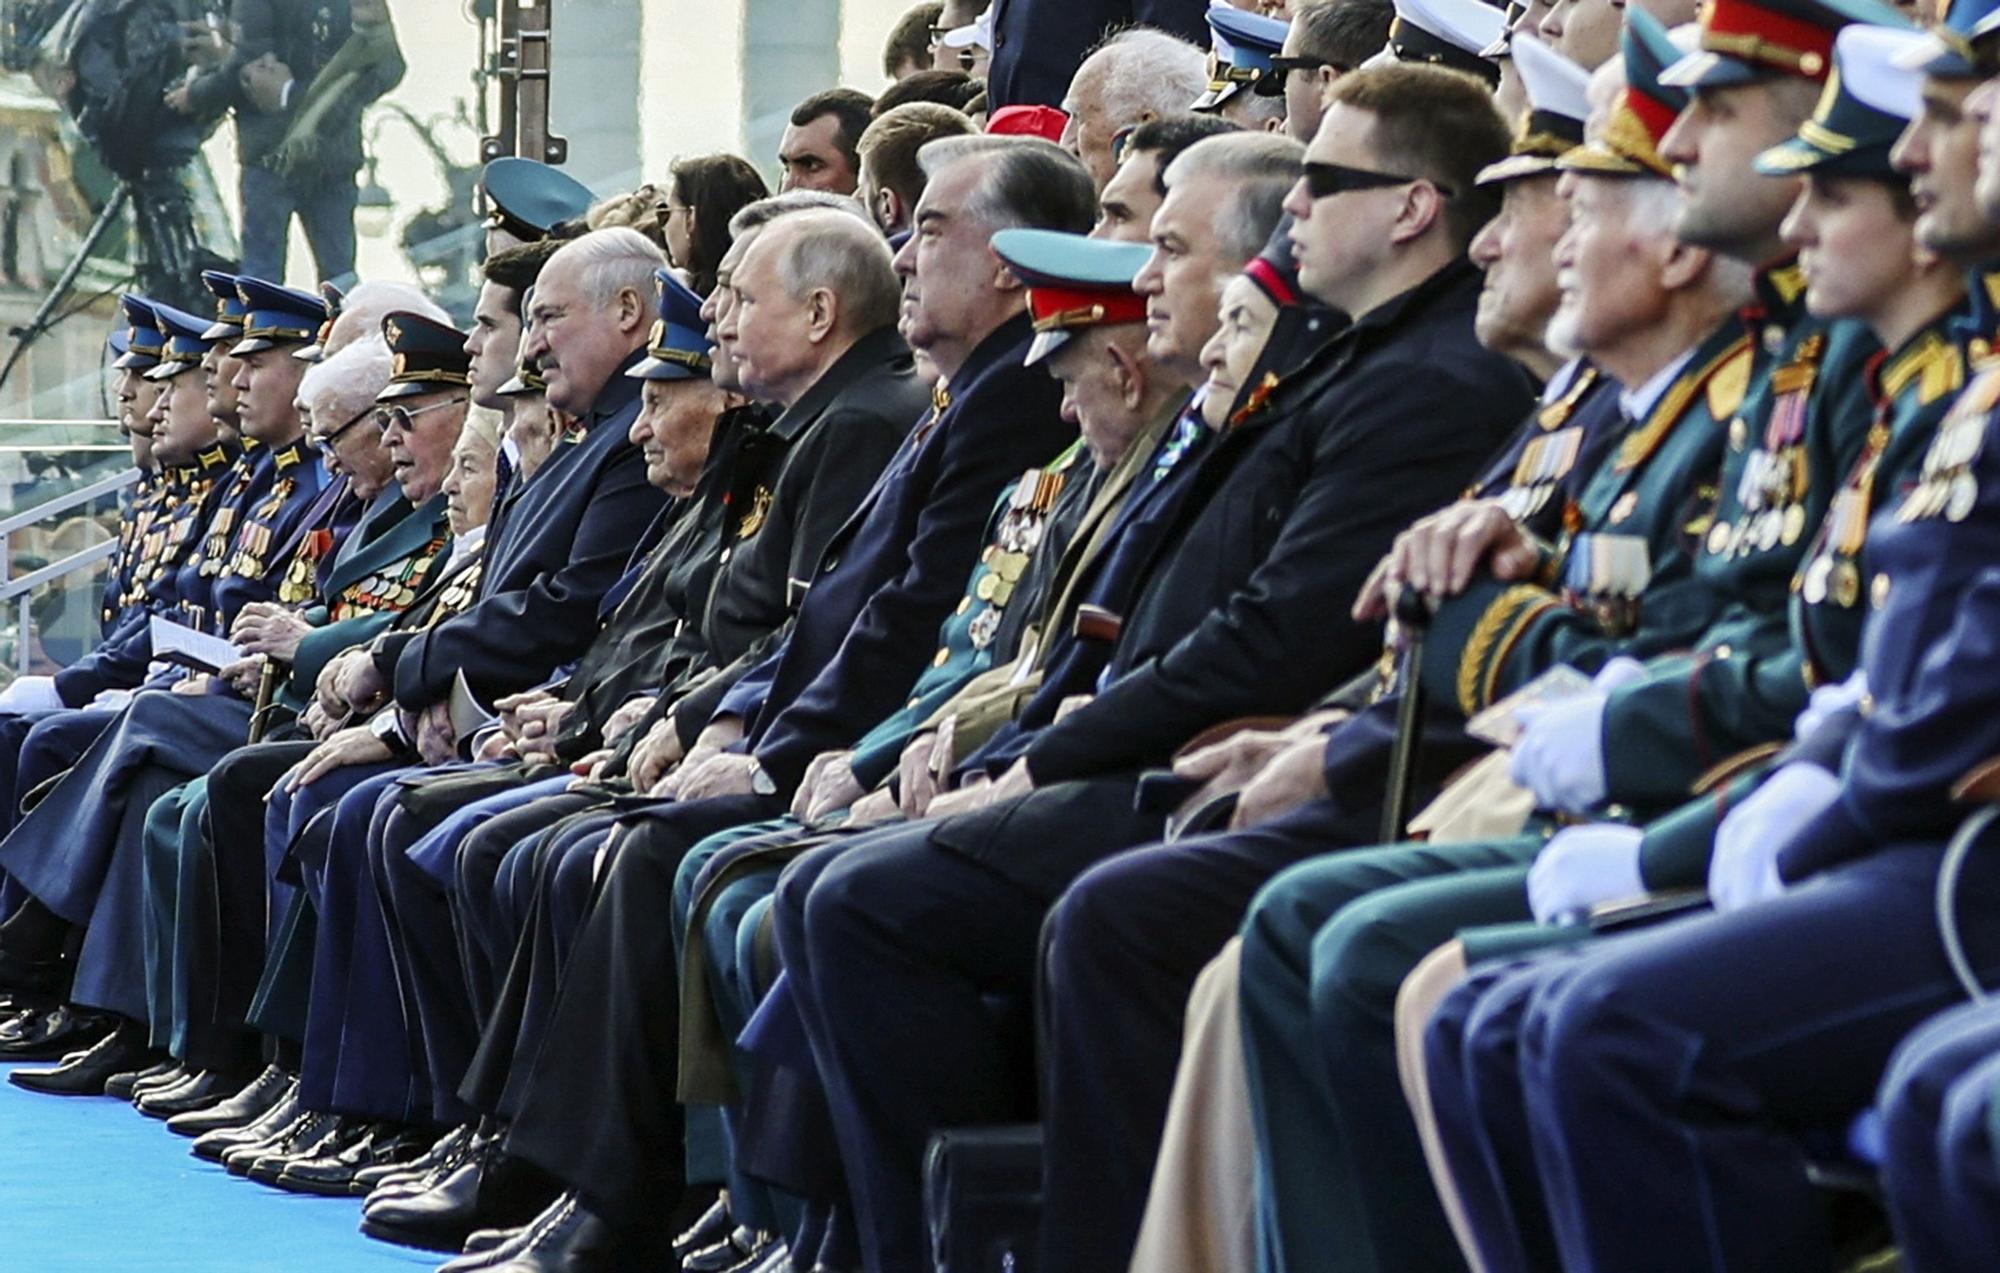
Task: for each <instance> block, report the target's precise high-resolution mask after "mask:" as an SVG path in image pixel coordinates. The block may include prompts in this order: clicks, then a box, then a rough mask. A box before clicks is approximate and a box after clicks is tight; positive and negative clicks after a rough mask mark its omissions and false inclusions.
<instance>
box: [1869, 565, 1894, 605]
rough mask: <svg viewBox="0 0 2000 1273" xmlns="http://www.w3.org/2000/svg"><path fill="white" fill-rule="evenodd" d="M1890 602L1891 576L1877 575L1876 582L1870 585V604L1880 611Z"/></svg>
mask: <svg viewBox="0 0 2000 1273" xmlns="http://www.w3.org/2000/svg"><path fill="white" fill-rule="evenodd" d="M1888 602H1889V576H1888V575H1886V574H1879V575H1876V576H1875V579H1874V582H1872V583H1870V584H1869V585H1868V604H1869V605H1872V606H1874V607H1875V608H1876V609H1877V610H1880V609H1881V608H1882V607H1883V606H1885V605H1887V604H1888Z"/></svg>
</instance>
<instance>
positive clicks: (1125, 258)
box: [993, 229, 1153, 366]
mask: <svg viewBox="0 0 2000 1273" xmlns="http://www.w3.org/2000/svg"><path fill="white" fill-rule="evenodd" d="M993 250H994V252H996V253H997V254H998V255H999V257H1000V259H1001V260H1003V261H1005V262H1006V263H1007V268H1008V269H1010V270H1012V271H1014V274H1015V275H1016V277H1018V278H1019V279H1020V280H1021V281H1022V282H1023V283H1025V284H1027V285H1028V316H1029V318H1031V319H1032V320H1033V321H1034V326H1035V333H1036V334H1035V339H1034V341H1033V343H1031V344H1030V345H1029V346H1028V356H1027V357H1026V358H1024V359H1022V361H1023V362H1024V363H1026V364H1027V365H1029V366H1033V365H1034V364H1036V363H1038V362H1040V361H1041V360H1042V359H1044V358H1047V357H1048V356H1049V355H1050V354H1052V353H1054V352H1055V351H1056V350H1058V349H1060V348H1062V346H1063V344H1064V343H1065V342H1067V341H1068V340H1069V338H1070V337H1071V336H1072V335H1074V334H1075V333H1076V332H1078V331H1080V330H1082V329H1083V328H1086V327H1109V326H1113V325H1115V324H1118V323H1138V322H1143V321H1145V318H1146V301H1145V298H1144V297H1142V296H1140V295H1139V294H1138V293H1137V292H1135V291H1133V290H1132V280H1133V279H1135V278H1137V277H1138V276H1139V270H1140V269H1141V268H1142V267H1143V266H1144V265H1145V264H1146V258H1147V257H1149V256H1151V255H1152V254H1153V252H1152V249H1151V248H1149V247H1147V246H1146V245H1145V244H1143V243H1113V242H1110V241H1108V240H1105V239H1092V238H1086V237H1085V236H1083V235H1081V234H1067V233H1064V232H1063V231H1060V230H1018V229H1017V230H1002V231H1000V232H999V233H998V234H995V235H994V236H993Z"/></svg>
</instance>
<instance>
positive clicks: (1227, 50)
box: [1188, 5, 1291, 130]
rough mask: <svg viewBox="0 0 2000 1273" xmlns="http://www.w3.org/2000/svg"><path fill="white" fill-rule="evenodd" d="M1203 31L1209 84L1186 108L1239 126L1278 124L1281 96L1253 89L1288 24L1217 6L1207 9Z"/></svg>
mask: <svg viewBox="0 0 2000 1273" xmlns="http://www.w3.org/2000/svg"><path fill="white" fill-rule="evenodd" d="M1208 30H1209V41H1210V46H1211V47H1210V52H1209V55H1208V89H1207V91H1206V92H1204V93H1203V94H1202V95H1201V96H1200V97H1197V98H1195V99H1194V103H1193V104H1192V105H1191V106H1189V107H1188V109H1189V110H1191V111H1194V112H1196V113H1197V114H1213V115H1217V116H1219V117H1221V118H1223V119H1226V120H1228V121H1229V122H1230V123H1232V124H1238V125H1241V126H1242V127H1244V128H1253V129H1266V130H1276V129H1278V128H1282V127H1283V126H1284V122H1285V104H1284V102H1283V100H1281V99H1279V100H1274V99H1273V98H1272V97H1271V95H1269V94H1266V93H1258V92H1256V91H1255V90H1256V88H1257V86H1258V85H1259V84H1260V83H1261V82H1262V81H1263V79H1264V77H1265V76H1267V75H1269V74H1270V73H1271V59H1272V58H1274V57H1276V56H1277V55H1278V50H1279V49H1282V48H1284V47H1285V36H1286V34H1287V33H1289V32H1290V30H1291V23H1289V22H1286V21H1284V20H1282V19H1280V18H1267V17H1265V16H1264V15H1263V14H1261V13H1251V12H1249V11H1247V10H1244V9H1234V8H1230V7H1229V6H1227V5H1218V6H1216V7H1214V8H1212V9H1210V10H1209V11H1208Z"/></svg>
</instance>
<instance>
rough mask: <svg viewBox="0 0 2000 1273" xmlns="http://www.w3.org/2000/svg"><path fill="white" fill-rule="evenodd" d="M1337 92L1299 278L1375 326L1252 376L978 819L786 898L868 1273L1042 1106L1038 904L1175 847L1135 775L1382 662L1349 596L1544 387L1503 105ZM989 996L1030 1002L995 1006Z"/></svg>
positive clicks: (824, 856) (875, 841) (1406, 71)
mask: <svg viewBox="0 0 2000 1273" xmlns="http://www.w3.org/2000/svg"><path fill="white" fill-rule="evenodd" d="M1343 84H1344V86H1345V87H1344V88H1343V89H1342V91H1341V97H1340V99H1339V100H1341V101H1343V102H1345V103H1347V108H1346V109H1347V113H1348V115H1349V116H1350V117H1351V119H1352V121H1353V122H1352V123H1351V124H1350V126H1349V128H1348V130H1347V131H1345V132H1341V133H1337V134H1335V136H1334V138H1333V140H1336V141H1338V143H1339V144H1338V145H1337V146H1332V145H1326V144H1325V143H1328V142H1329V133H1328V131H1327V130H1326V129H1324V128H1323V130H1322V133H1321V136H1320V141H1319V143H1316V147H1317V150H1316V153H1315V154H1314V155H1313V159H1314V160H1315V162H1314V163H1312V164H1311V165H1309V166H1308V168H1307V170H1306V171H1307V176H1306V178H1305V182H1304V183H1302V185H1303V187H1304V188H1309V189H1311V190H1313V191H1314V192H1316V193H1323V194H1324V195H1326V196H1327V197H1328V198H1333V197H1335V196H1338V201H1339V204H1340V206H1339V208H1338V210H1337V212H1336V211H1334V210H1333V209H1331V208H1329V207H1327V205H1326V204H1324V203H1322V204H1319V205H1317V206H1315V207H1313V208H1311V209H1308V211H1310V212H1321V211H1322V210H1324V211H1323V213H1322V215H1319V216H1313V217H1309V218H1308V217H1301V219H1300V222H1299V224H1298V225H1296V226H1295V227H1294V229H1293V232H1292V237H1293V241H1294V243H1295V245H1296V248H1295V254H1296V255H1297V257H1298V260H1299V266H1300V282H1301V285H1302V286H1303V287H1304V289H1305V290H1306V291H1307V292H1308V293H1309V294H1311V295H1312V296H1313V297H1314V298H1315V299H1317V300H1318V301H1320V302H1321V303H1324V304H1327V305H1330V306H1333V307H1336V308H1338V309H1340V310H1342V311H1344V312H1347V313H1350V314H1354V315H1356V316H1357V317H1356V320H1355V321H1354V322H1353V323H1352V324H1351V325H1350V326H1349V327H1348V328H1347V329H1346V330H1345V331H1343V332H1341V333H1340V334H1339V335H1338V336H1336V337H1334V338H1333V339H1332V340H1331V341H1329V342H1328V343H1327V344H1326V345H1325V346H1324V348H1322V349H1321V350H1320V352H1319V353H1318V354H1317V355H1316V356H1315V357H1314V358H1313V359H1312V361H1310V362H1309V363H1308V364H1307V366H1306V367H1305V369H1304V371H1303V372H1301V373H1299V374H1298V375H1296V376H1295V377H1292V378H1291V379H1290V380H1289V381H1285V380H1280V381H1279V382H1278V383H1277V384H1276V385H1275V386H1274V387H1273V388H1271V389H1269V390H1267V391H1265V392H1263V393H1261V394H1260V393H1255V392H1253V393H1252V394H1251V395H1250V396H1249V397H1248V398H1247V399H1246V403H1245V407H1246V409H1245V410H1243V411H1240V412H1239V413H1238V414H1237V416H1236V418H1235V419H1234V420H1233V421H1232V422H1231V426H1230V428H1229V429H1228V430H1227V431H1226V432H1225V433H1223V434H1222V436H1221V437H1219V438H1218V439H1216V441H1215V442H1214V443H1213V444H1212V445H1211V446H1210V447H1209V449H1208V450H1207V451H1206V453H1205V454H1204V455H1203V456H1202V457H1201V459H1200V460H1199V461H1198V464H1197V472H1198V473H1199V475H1200V482H1201V485H1202V486H1203V487H1204V488H1206V489H1208V490H1211V491H1212V492H1213V493H1212V494H1211V495H1210V496H1209V497H1208V499H1207V500H1206V501H1205V502H1199V503H1195V502H1190V504H1189V505H1188V506H1186V507H1185V508H1184V509H1183V510H1181V512H1180V515H1179V516H1178V517H1176V518H1174V519H1173V520H1171V521H1169V523H1168V524H1167V525H1166V526H1165V527H1164V528H1163V530H1162V532H1161V533H1160V535H1159V538H1158V539H1157V540H1156V541H1155V543H1154V546H1153V548H1152V550H1151V552H1150V553H1149V554H1147V556H1146V557H1145V558H1142V562H1143V565H1142V568H1141V570H1140V572H1139V575H1138V582H1137V585H1136V588H1135V592H1134V599H1133V601H1132V604H1131V605H1130V606H1129V607H1128V608H1127V610H1126V612H1125V614H1124V615H1123V618H1122V622H1121V623H1120V624H1119V625H1118V627H1117V636H1116V638H1115V640H1114V642H1113V644H1112V647H1111V650H1110V653H1109V657H1108V660H1107V661H1106V663H1105V665H1104V666H1105V671H1104V673H1103V674H1102V675H1101V676H1100V677H1099V678H1098V682H1097V683H1098V685H1099V686H1100V687H1101V688H1099V689H1098V690H1097V692H1096V693H1095V695H1094V697H1093V698H1092V699H1091V700H1090V701H1089V702H1088V703H1086V704H1085V705H1083V706H1081V707H1078V708H1076V709H1075V710H1073V711H1071V712H1069V713H1068V714H1067V715H1064V716H1062V717H1061V718H1060V719H1058V720H1055V721H1054V722H1053V723H1051V724H1048V725H1047V726H1046V727H1044V728H1041V729H1039V730H1036V731H1034V732H1033V733H1032V734H1031V735H1030V736H1029V737H1028V738H1026V739H1025V740H1024V741H1025V743H1026V745H1025V747H1023V748H1021V750H1020V751H1019V756H1020V759H1018V760H1016V761H1014V762H1013V763H1012V764H1011V765H1010V767H1009V768H1008V769H1007V770H1006V771H1005V773H1004V774H1003V775H1002V776H1000V777H999V778H997V779H996V780H995V781H993V782H992V783H990V784H988V786H987V788H986V790H985V793H984V795H983V797H982V798H983V799H984V800H985V801H986V804H985V807H983V808H978V809H976V810H975V811H973V812H969V813H964V814H960V815H957V816H952V817H946V818H944V819H942V820H933V821H930V822H924V823H917V824H914V825H912V826H909V827H907V828H894V829H891V830H888V831H884V832H880V833H876V834H873V835H869V836H864V837H861V838H860V839H859V840H858V841H856V842H855V843H854V844H852V845H851V846H849V847H847V848H845V850H844V851H835V850H828V851H823V852H822V853H821V854H819V855H816V856H813V857H808V858H805V859H802V860H801V861H800V862H799V863H798V864H796V865H795V866H794V867H793V869H792V871H791V873H790V874H789V875H788V876H787V878H786V880H785V881H784V882H783V883H781V885H780V886H779V891H778V898H777V904H776V907H775V909H774V914H775V915H776V918H777V932H778V942H779V949H780V952H781V954H782V956H783V959H784V963H785V969H786V973H787V976H788V977H790V978H791V979H792V984H793V987H794V989H793V993H794V995H795V997H796V999H797V1001H798V1006H799V1012H800V1016H801V1017H802V1018H803V1020H804V1022H805V1027H806V1031H807V1034H808V1036H809V1037H810V1039H811V1044H812V1055H813V1060H814V1063H815V1065H816V1066H817V1068H818V1071H819V1074H820V1077H821V1079H822V1081H824V1082H825V1084H826V1086H827V1091H828V1098H829V1104H830V1106H831V1109H832V1113H833V1119H834V1124H835V1129H836V1132H837V1135H838V1138H839V1142H840V1149H841V1160H842V1163H843V1165H844V1166H845V1168H846V1172H847V1176H848V1179H849V1180H850V1182H852V1184H853V1187H854V1193H855V1197H856V1201H857V1203H858V1204H859V1206H860V1208H861V1215H860V1223H861V1231H862V1241H863V1245H864V1249H865V1252H866V1257H867V1258H866V1265H867V1267H868V1268H870V1269H872V1270H878V1271H885V1270H889V1269H899V1268H906V1267H910V1266H912V1265H913V1264H914V1263H916V1262H917V1261H918V1260H919V1259H920V1258H921V1256H920V1252H921V1251H922V1249H923V1245H924V1244H923V1241H922V1224H921V1219H920V1214H919V1212H920V1207H919V1199H920V1193H921V1191H920V1188H919V1173H920V1163H921V1159H922V1155H923V1152H924V1149H925V1146H926V1144H927V1142H928V1140H929V1137H930V1135H931V1133H932V1132H933V1131H935V1130H937V1129H940V1128H945V1127H950V1126H954V1125H958V1124H962V1123H982V1122H994V1121H1007V1120H1010V1119H1015V1118H1019V1117H1021V1116H1022V1115H1024V1114H1026V1113H1027V1112H1029V1111H1030V1110H1031V1109H1032V1108H1033V1100H1034V1085H1033V1084H1032V1082H1030V1081H1027V1071H1026V1068H1025V1065H1026V1062H1027V1061H1028V1059H1029V1058H1028V1055H1027V1053H1026V1052H1025V1050H1024V1049H1023V1048H1022V1046H1021V1044H1022V1043H1023V1041H1024V1040H1025V1039H1026V1038H1028V1037H1029V1032H1028V1031H1026V1030H1025V1029H1024V1028H1023V1024H1024V1023H1023V1020H1022V1018H1021V1017H1020V1016H1019V1015H1018V1010H1019V1009H1020V1008H1023V1007H1025V1005H1026V1003H1027V1001H1028V1000H1029V999H1030V998H1031V997H1032V993H1033V987H1034V976H1035V964H1036V939H1037V936H1038V934H1039V932H1040V930H1041V925H1042V920H1043V917H1044V915H1045V913H1046V911H1047V909H1048V907H1049V906H1050V904H1051V903H1052V902H1053V901H1054V900H1055V899H1056V898H1057V896H1059V895H1060V893H1061V892H1062V890H1063V889H1064V887H1066V886H1067V884H1068V883H1069V882H1070V881H1071V880H1073V879H1074V878H1075V877H1076V875H1077V874H1079V873H1080V872H1082V871H1083V870H1085V869H1087V868H1088V867H1089V866H1090V865H1092V864H1093V863H1094V862H1096V861H1099V860H1101V859H1102V858H1104V857H1105V856H1107V855H1109V854H1111V853H1113V852H1116V851H1117V850H1119V849H1121V848H1125V847H1129V846H1131V845H1134V844H1138V843H1143V842H1145V841H1146V840H1149V839H1153V838H1156V837H1157V836H1158V835H1159V833H1160V831H1161V828H1162V822H1163V815H1162V814H1161V813H1159V812H1157V811H1152V810H1147V809H1142V808H1140V807H1138V806H1137V804H1136V802H1135V795H1136V794H1137V791H1136V779H1137V777H1138V775H1139V774H1140V772H1141V771H1143V770H1145V769H1147V768H1149V767H1152V766H1157V765H1160V764H1162V763H1164V762H1165V761H1166V760H1167V759H1168V757H1169V756H1170V755H1171V753H1172V752H1173V750H1174V749H1175V748H1176V747H1178V746H1179V745H1181V744H1182V743H1184V742H1186V741H1187V740H1188V739H1190V738H1192V737H1193V736H1194V735H1196V734H1198V733H1199V732H1201V731H1202V730H1204V729H1206V728H1208V727H1210V726H1213V725H1216V724H1219V723H1222V722H1224V721H1228V720H1232V719H1235V718H1238V717H1241V716H1246V715H1257V714H1264V713H1270V712H1295V711H1298V710H1300V709H1301V708H1303V707H1304V706H1306V705H1307V704H1308V703H1310V702H1311V701H1313V700H1314V699H1315V698H1317V697H1318V696H1319V695H1321V694H1324V693H1326V692H1327V691H1328V690H1330V689H1331V688H1332V687H1333V686H1335V685H1336V684H1339V683H1340V682H1342V681H1344V680H1345V679H1347V678H1348V677H1349V676H1351V675H1353V674H1354V673H1356V672H1358V671H1359V670H1360V669H1362V668H1363V667H1365V666H1366V665H1367V664H1368V663H1370V662H1371V661H1373V659H1374V658H1375V656H1376V654H1377V652H1378V651H1379V640H1380V631H1379V628H1378V627H1377V626H1376V625H1373V624H1364V623H1357V622H1356V621H1354V620H1353V618H1352V617H1351V616H1350V615H1349V614H1348V613H1347V610H1346V607H1345V605H1344V604H1343V603H1342V601H1341V598H1344V597H1345V596H1347V595H1349V594H1350V593H1351V591H1352V590H1354V589H1357V588H1358V587H1359V586H1360V583H1361V580H1362V578H1363V576H1365V575H1366V573H1367V572H1368V570H1369V569H1370V567H1372V566H1373V564H1374V561H1375V559H1376V558H1377V557H1378V556H1379V554H1380V553H1381V552H1382V551H1384V550H1385V549H1386V548H1387V547H1388V544H1389V542H1390V538H1391V536H1393V535H1394V533H1395V532H1396V531H1397V530H1399V529H1401V527H1402V526H1404V525H1406V524H1407V523H1408V522H1410V521H1411V520H1414V518H1415V517H1416V516H1418V515H1420V514H1421V513H1423V512H1425V511H1428V510H1429V509H1431V508H1434V507H1436V506H1438V505H1440V504H1443V503H1444V502H1446V501H1447V500H1449V499H1450V498H1451V497H1452V496H1453V495H1454V494H1455V493H1456V492H1457V490H1458V489H1459V488H1460V487H1461V486H1462V485H1463V483H1464V482H1465V481H1466V480H1467V479H1468V478H1470V477H1471V476H1472V475H1473V473H1474V469H1475V466H1476V465H1477V464H1478V463H1479V462H1480V461H1481V460H1483V459H1484V458H1485V457H1486V455H1487V454H1488V453H1489V452H1490V451H1491V450H1492V449H1493V448H1494V447H1495V446H1496V445H1497V444H1498V443H1499V441H1500V439H1501V438H1502V437H1503V436H1504V433H1505V431H1506V430H1507V428H1509V427H1510V426H1511V424H1512V423H1513V421H1514V420H1515V419H1516V418H1518V416H1519V415H1520V414H1521V413H1523V412H1525V410H1526V409H1527V407H1528V405H1529V403H1530V402H1531V401H1532V395H1531V392H1530V382H1529V381H1528V378H1527V377H1526V376H1525V375H1524V374H1522V373H1521V371H1520V370H1519V369H1518V368H1517V367H1515V366H1514V365H1512V364H1511V363H1510V362H1509V361H1508V360H1506V359H1505V358H1502V357H1500V356H1498V355H1494V354H1491V353H1488V352H1487V351H1485V350H1482V349H1480V348H1479V347H1478V345H1477V343H1476V341H1475V340H1474V338H1473V330H1472V320H1473V310H1474V308H1475V304H1476V294H1477V291H1478V275H1477V271H1476V270H1474V269H1473V268H1472V267H1471V266H1470V265H1469V264H1468V263H1467V262H1466V261H1465V259H1464V256H1463V253H1464V251H1465V247H1466V244H1467V242H1468V240H1469V239H1470V238H1471V235H1472V233H1473V232H1474V231H1475V230H1476V229H1478V227H1479V225H1480V224H1481V223H1482V222H1483V220H1484V219H1485V214H1486V213H1488V212H1490V211H1491V203H1492V196H1491V195H1490V194H1489V193H1485V192H1481V191H1479V190H1477V189H1476V188H1475V187H1474V185H1473V183H1472V177H1473V175H1474V173H1476V171H1477V170H1478V169H1479V167H1481V166H1482V165H1484V164H1485V163H1487V162H1491V161H1494V160H1497V159H1499V158H1500V157H1501V156H1502V155H1503V154H1505V152H1506V150H1507V134H1506V128H1505V126H1504V124H1503V123H1502V122H1501V121H1500V119H1499V117H1498V115H1497V113H1496V112H1495V111H1494V110H1493V108H1492V106H1491V103H1490V99H1489V98H1488V97H1487V95H1486V94H1485V93H1484V92H1482V91H1481V90H1479V89H1478V88H1477V87H1476V86H1473V85H1471V84H1469V83H1466V82H1463V81H1461V80H1460V79H1459V78H1457V77H1454V76H1451V75H1449V74H1447V73H1444V72H1440V71H1436V70H1433V69H1431V68H1422V67H1388V68H1382V69H1380V70H1377V71H1371V72H1366V73H1357V75H1356V76H1354V77H1351V78H1350V79H1349V80H1347V81H1343ZM1222 140H1223V139H1218V140H1216V141H1211V142H1205V143H1202V144H1201V145H1202V146H1216V145H1219V144H1221V143H1222ZM1200 149H1201V146H1197V147H1194V148H1191V149H1190V150H1189V151H1188V152H1187V154H1185V155H1183V156H1182V159H1181V160H1180V161H1179V162H1181V163H1187V162H1188V161H1189V160H1190V159H1191V158H1192V157H1193V156H1195V155H1196V154H1197V153H1198V152H1199V151H1200ZM1328 186H1331V187H1332V189H1328V188H1327V187H1328ZM1172 193H1173V178H1172V175H1171V174H1170V176H1169V198H1171V197H1172ZM1302 197H1303V194H1302V192H1301V194H1300V195H1299V196H1296V197H1295V198H1302ZM1294 210H1295V212H1296V208H1295V209H1294ZM1164 214H1165V208H1164V206H1163V209H1162V215H1163V216H1164ZM1336 218H1337V221H1338V225H1337V228H1336V226H1335V225H1334V224H1333V222H1335V220H1336ZM1362 242H1366V243H1367V244H1368V245H1369V246H1367V247H1366V248H1359V247H1353V246H1349V245H1355V244H1358V243H1362ZM1163 246H1167V245H1163ZM994 996H999V997H1000V999H1001V1000H1002V1001H1003V1002H1004V1003H1005V1004H1007V1005H1009V1006H1011V1007H1012V1008H1014V1009H1016V1012H1008V1013H1004V1014H1002V1015H1000V1016H996V1015H995V1012H994V1007H993V1004H992V1002H991V1001H992V998H993V997H994Z"/></svg>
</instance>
